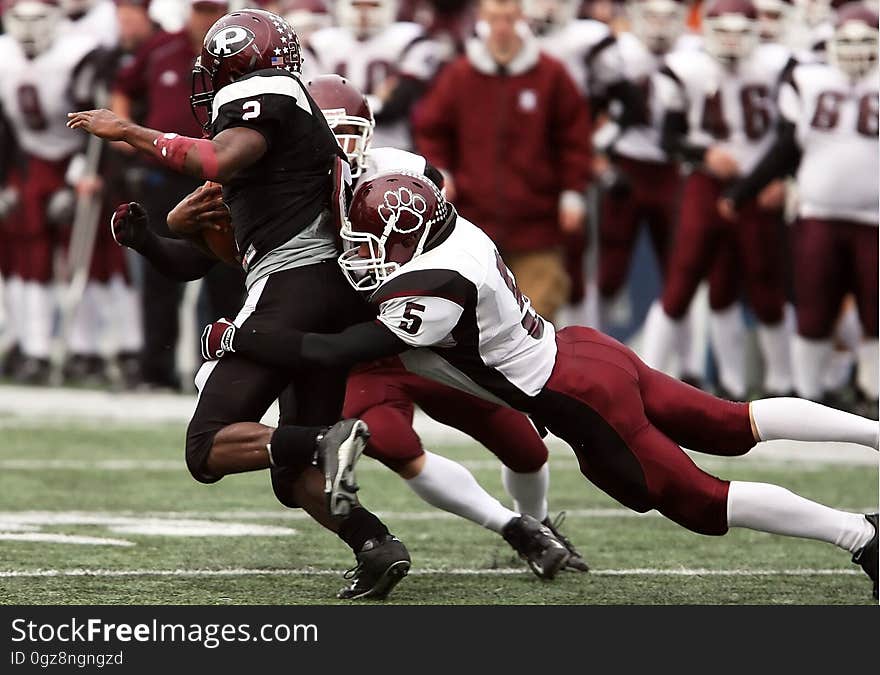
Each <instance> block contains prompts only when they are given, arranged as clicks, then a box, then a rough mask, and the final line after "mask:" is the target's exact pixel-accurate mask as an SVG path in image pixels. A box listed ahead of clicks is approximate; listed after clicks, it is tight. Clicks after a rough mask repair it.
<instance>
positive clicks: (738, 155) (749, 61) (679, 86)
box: [654, 44, 791, 174]
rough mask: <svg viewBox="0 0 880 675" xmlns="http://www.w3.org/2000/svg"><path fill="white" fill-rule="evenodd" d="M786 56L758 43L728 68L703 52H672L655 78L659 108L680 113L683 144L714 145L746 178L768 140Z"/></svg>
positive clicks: (772, 46)
mask: <svg viewBox="0 0 880 675" xmlns="http://www.w3.org/2000/svg"><path fill="white" fill-rule="evenodd" d="M790 60H791V52H790V51H789V50H788V49H786V48H785V47H783V46H781V45H776V44H763V45H760V46H758V47H757V48H756V49H755V50H754V51H753V52H752V53H751V54H750V55H749V56H748V57H747V58H745V59H741V60H740V61H739V62H737V63H736V64H735V65H734V66H733V67H727V66H725V65H723V64H722V63H720V62H719V61H718V60H717V59H715V58H714V57H712V56H711V55H709V54H708V53H707V52H705V51H703V50H699V51H694V50H687V51H676V52H673V53H672V54H669V55H668V56H667V57H666V67H665V68H664V69H663V70H662V71H661V73H660V74H659V75H658V77H656V78H655V80H654V84H655V89H656V91H657V96H658V97H659V99H660V102H661V104H662V105H663V107H664V109H666V110H670V111H678V112H684V113H685V115H686V117H687V121H688V141H689V142H691V143H694V144H697V145H717V146H719V147H721V148H722V149H723V150H725V151H727V152H728V153H730V154H731V155H732V156H733V157H734V158H735V159H736V161H737V163H738V164H739V169H740V173H741V174H746V173H748V172H749V171H751V169H752V168H753V167H754V166H755V165H756V164H757V163H758V161H759V160H760V159H761V157H762V156H763V155H764V152H765V151H766V149H767V148H768V147H769V146H770V144H771V143H772V142H773V136H774V133H773V132H774V126H775V124H776V119H777V114H778V113H777V109H776V94H777V91H778V88H779V82H780V78H781V76H782V74H783V73H784V71H785V68H786V66H787V65H788V64H789V61H790Z"/></svg>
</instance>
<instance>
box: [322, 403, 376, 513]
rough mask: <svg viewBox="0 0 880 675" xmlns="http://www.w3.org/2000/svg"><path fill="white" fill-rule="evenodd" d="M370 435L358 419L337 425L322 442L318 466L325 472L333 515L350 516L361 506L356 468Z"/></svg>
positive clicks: (326, 489) (328, 500)
mask: <svg viewBox="0 0 880 675" xmlns="http://www.w3.org/2000/svg"><path fill="white" fill-rule="evenodd" d="M369 438H370V432H369V430H368V429H367V425H366V424H364V423H363V422H361V421H360V420H358V419H349V420H342V421H341V422H337V423H336V424H334V425H333V426H332V427H330V428H329V429H328V430H327V431H325V432H324V435H323V436H321V438H320V440H319V441H318V463H319V465H320V466H321V467H323V469H324V494H326V495H327V505H328V508H329V509H330V513H331V515H334V516H347V515H348V514H349V513H350V512H351V509H352V507H353V506H354V505H355V504H357V494H356V493H357V491H358V484H357V480H356V479H355V475H354V465H355V464H356V463H357V461H358V458H359V457H360V456H361V453H362V452H363V451H364V448H365V447H366V445H367V440H368V439H369Z"/></svg>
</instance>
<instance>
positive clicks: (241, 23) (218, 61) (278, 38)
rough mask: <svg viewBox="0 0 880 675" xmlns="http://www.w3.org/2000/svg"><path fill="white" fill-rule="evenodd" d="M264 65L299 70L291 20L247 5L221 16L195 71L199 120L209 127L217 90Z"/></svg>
mask: <svg viewBox="0 0 880 675" xmlns="http://www.w3.org/2000/svg"><path fill="white" fill-rule="evenodd" d="M265 68H279V69H282V70H286V71H287V72H289V73H295V74H297V75H299V74H300V72H301V70H302V52H301V51H300V46H299V39H298V38H297V36H296V33H294V32H293V29H292V28H291V27H290V24H288V23H287V22H286V21H285V20H284V19H282V18H281V17H280V16H278V15H277V14H273V13H272V12H267V11H265V10H262V9H244V10H242V11H240V12H232V13H230V14H227V15H226V16H223V17H221V18H220V19H218V20H217V22H216V23H215V24H214V25H213V26H211V28H210V30H208V34H207V35H206V36H205V42H204V44H203V45H202V53H201V54H200V55H199V57H198V58H197V59H196V63H195V66H194V67H193V71H192V96H190V105H191V107H192V110H193V114H194V115H195V116H196V119H197V120H199V124H201V125H202V127H203V128H204V129H205V130H207V129H208V128H209V126H210V120H211V115H210V108H211V105H212V103H213V101H214V95H215V94H216V93H217V92H218V91H220V90H221V89H222V88H223V87H225V86H226V85H228V84H231V83H232V82H235V81H236V80H237V79H239V78H241V77H242V76H244V75H247V74H248V73H253V72H255V71H257V70H263V69H265ZM205 112H207V113H208V114H207V115H204V113H205ZM200 113H201V115H200ZM203 115H204V116H203ZM205 117H207V121H206V120H205Z"/></svg>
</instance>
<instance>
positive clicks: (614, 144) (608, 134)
mask: <svg viewBox="0 0 880 675" xmlns="http://www.w3.org/2000/svg"><path fill="white" fill-rule="evenodd" d="M626 9H627V16H628V17H629V21H630V28H631V32H626V33H621V34H620V35H618V36H617V49H618V52H619V54H620V59H621V63H622V68H623V72H624V74H625V77H626V79H627V81H628V82H629V83H630V84H631V85H632V86H633V87H635V89H636V91H637V92H638V96H637V97H636V98H635V101H634V103H632V102H630V103H628V102H627V101H626V100H618V101H616V102H612V103H611V104H610V106H609V107H610V108H612V114H611V116H610V119H609V121H608V123H607V124H605V125H604V126H603V127H602V128H601V129H600V130H599V131H597V132H596V134H595V135H594V145H595V146H596V149H597V150H598V151H599V152H602V153H604V154H605V155H606V156H608V158H609V160H610V169H609V170H607V171H606V172H605V173H604V175H603V179H602V183H603V185H604V193H603V196H602V220H601V225H600V237H599V271H598V283H599V297H600V302H601V304H600V307H601V312H602V313H601V318H602V321H601V324H600V325H601V326H602V327H603V329H607V327H608V325H609V324H610V323H611V316H610V315H611V313H612V308H613V307H615V306H616V305H617V304H618V303H619V302H620V296H621V294H623V293H625V291H626V289H625V287H624V284H625V282H626V280H627V276H628V273H629V269H630V264H631V259H632V255H633V251H634V249H635V245H636V242H637V239H638V235H639V230H640V227H641V226H642V225H643V224H644V225H646V226H647V227H648V232H649V234H650V238H651V244H652V246H653V250H654V254H655V256H656V258H657V263H658V269H659V271H660V275H661V278H663V276H664V275H665V271H666V266H667V264H668V255H669V250H670V247H671V243H672V237H673V234H674V228H675V223H676V219H677V215H678V206H679V196H680V194H681V185H682V180H681V175H680V168H679V166H678V164H677V163H676V162H674V161H672V160H671V159H670V157H669V156H668V154H667V153H666V151H665V150H664V149H663V147H662V145H661V138H660V130H661V125H662V120H663V110H662V107H661V105H660V102H659V101H658V99H657V95H656V91H655V90H654V87H653V86H652V80H653V78H654V77H655V76H656V73H657V72H658V71H659V70H660V68H661V67H662V66H663V63H664V61H663V59H664V57H665V56H666V54H668V53H670V52H672V51H674V50H677V49H684V48H686V46H682V45H681V43H682V42H683V41H682V39H681V37H682V35H683V33H684V30H685V7H684V4H683V2H680V1H678V0H631V1H630V2H628V3H627V5H626ZM684 42H686V43H689V42H690V41H684ZM627 103H628V104H627ZM658 311H662V309H661V307H660V303H659V300H657V301H655V302H654V303H653V304H652V305H651V308H650V310H649V317H650V316H651V314H653V313H656V312H658ZM649 325H650V324H649ZM682 335H683V336H684V337H686V338H687V337H689V336H690V330H689V329H685V330H683V331H682ZM646 339H651V338H650V336H646ZM690 347H691V344H690V340H689V339H682V340H681V341H680V342H679V343H678V344H677V345H676V351H677V354H678V357H679V358H678V360H679V375H680V377H681V378H682V379H685V380H688V381H694V380H698V379H699V377H700V376H699V374H700V373H701V372H702V367H701V364H698V363H693V362H692V361H693V360H694V356H693V355H692V354H691V351H692V350H691V349H690ZM699 351H700V350H695V353H697V354H698V353H699Z"/></svg>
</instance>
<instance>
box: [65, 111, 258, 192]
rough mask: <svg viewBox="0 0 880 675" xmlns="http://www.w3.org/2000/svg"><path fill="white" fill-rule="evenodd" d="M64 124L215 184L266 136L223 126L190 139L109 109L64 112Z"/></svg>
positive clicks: (243, 164) (252, 158)
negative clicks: (210, 136)
mask: <svg viewBox="0 0 880 675" xmlns="http://www.w3.org/2000/svg"><path fill="white" fill-rule="evenodd" d="M67 116H68V118H69V119H68V121H67V126H68V127H70V128H71V129H82V130H84V131H86V132H88V133H90V134H92V135H94V136H98V137H99V138H105V139H107V140H109V141H124V142H125V143H128V144H129V145H130V146H132V147H133V148H135V149H136V150H139V151H141V152H143V153H145V154H148V155H151V156H153V157H155V158H156V159H157V160H158V161H159V162H161V163H162V164H164V165H165V166H167V167H168V168H170V169H172V170H174V171H178V172H180V173H185V174H187V175H189V176H195V177H196V178H201V179H203V180H212V181H216V182H218V183H225V182H228V181H229V180H230V179H231V178H232V177H233V176H234V175H235V174H236V173H237V172H238V171H240V170H242V169H244V168H247V167H249V166H250V165H252V164H254V163H255V162H256V161H257V160H259V159H260V158H261V157H262V156H263V155H264V154H265V153H266V150H267V147H268V146H267V144H266V138H265V137H264V136H263V134H261V133H260V132H259V131H256V130H254V129H250V128H247V127H233V128H230V129H225V130H224V131H221V132H220V133H219V134H217V135H216V136H215V137H214V138H213V139H210V140H209V139H206V138H190V137H188V136H179V135H177V134H166V133H163V132H161V131H156V130H155V129H147V128H146V127H142V126H139V125H137V124H135V123H134V122H131V121H130V120H126V119H123V118H121V117H119V116H117V115H116V114H114V113H112V112H110V111H109V110H85V111H82V112H74V113H68V115H67Z"/></svg>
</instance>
